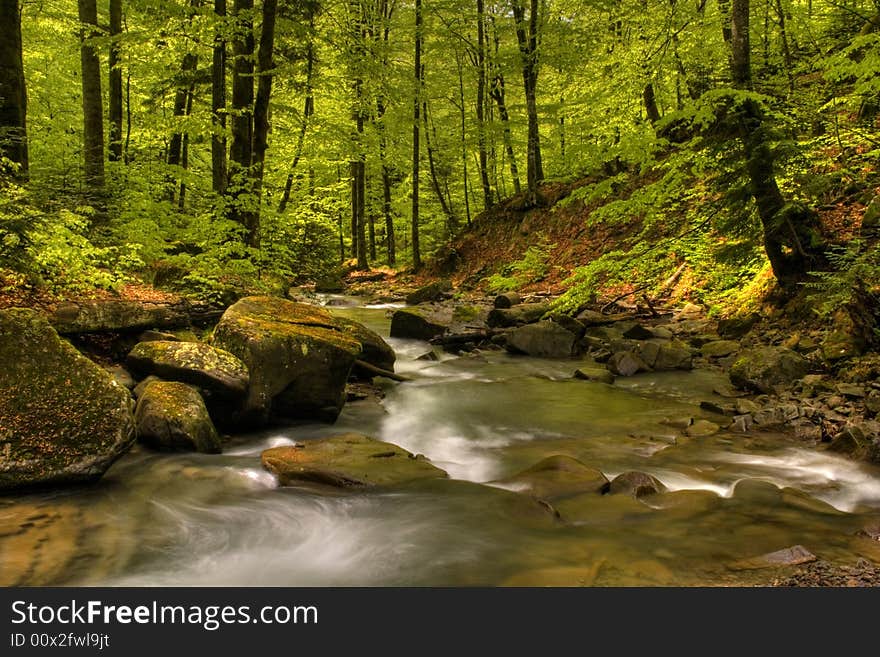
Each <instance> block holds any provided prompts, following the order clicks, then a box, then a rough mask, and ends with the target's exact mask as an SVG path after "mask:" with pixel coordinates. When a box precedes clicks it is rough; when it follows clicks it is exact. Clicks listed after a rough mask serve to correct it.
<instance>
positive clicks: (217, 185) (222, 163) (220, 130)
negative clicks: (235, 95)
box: [211, 0, 226, 194]
mask: <svg viewBox="0 0 880 657" xmlns="http://www.w3.org/2000/svg"><path fill="white" fill-rule="evenodd" d="M214 16H215V20H216V21H217V27H216V28H215V30H214V47H213V53H212V61H211V188H212V189H213V190H214V192H215V193H217V194H222V193H223V192H224V190H225V189H226V39H225V37H224V32H225V29H224V28H225V20H226V0H214Z"/></svg>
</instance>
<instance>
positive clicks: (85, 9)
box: [77, 0, 104, 202]
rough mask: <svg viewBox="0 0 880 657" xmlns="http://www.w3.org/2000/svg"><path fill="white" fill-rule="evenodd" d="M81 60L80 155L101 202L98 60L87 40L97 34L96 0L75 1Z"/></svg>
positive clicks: (101, 119)
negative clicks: (81, 117)
mask: <svg viewBox="0 0 880 657" xmlns="http://www.w3.org/2000/svg"><path fill="white" fill-rule="evenodd" d="M77 8H78V12H79V22H80V49H79V53H80V63H81V66H82V106H83V157H84V163H85V182H86V187H87V188H88V189H89V191H90V192H92V193H93V194H95V195H96V196H97V197H98V200H99V202H100V199H101V197H103V194H104V109H103V103H102V97H101V62H100V60H99V59H98V51H97V50H96V49H95V47H94V45H92V44H91V43H90V40H91V39H93V38H95V37H96V36H98V35H99V34H100V31H99V30H98V8H97V5H96V2H95V0H78V2H77Z"/></svg>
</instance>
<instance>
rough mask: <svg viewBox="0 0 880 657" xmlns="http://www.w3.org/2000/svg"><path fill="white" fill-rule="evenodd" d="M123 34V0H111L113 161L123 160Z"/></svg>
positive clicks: (111, 124)
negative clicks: (121, 50)
mask: <svg viewBox="0 0 880 657" xmlns="http://www.w3.org/2000/svg"><path fill="white" fill-rule="evenodd" d="M121 35H122V0H110V39H111V41H110V57H109V60H108V66H109V68H110V72H109V74H108V76H107V80H108V83H109V86H110V89H109V99H108V118H109V121H108V123H109V124H110V144H109V150H108V158H109V160H110V161H111V162H120V161H121V160H122V59H121V57H120V47H119V38H120V36H121Z"/></svg>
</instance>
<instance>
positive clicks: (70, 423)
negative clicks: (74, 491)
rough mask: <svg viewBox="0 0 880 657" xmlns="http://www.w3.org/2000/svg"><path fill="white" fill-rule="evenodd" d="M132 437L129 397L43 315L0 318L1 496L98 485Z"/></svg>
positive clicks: (15, 312)
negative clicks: (55, 487) (45, 488)
mask: <svg viewBox="0 0 880 657" xmlns="http://www.w3.org/2000/svg"><path fill="white" fill-rule="evenodd" d="M134 438H135V427H134V418H133V417H132V414H131V394H130V393H129V391H128V390H126V389H125V388H123V387H122V386H120V385H119V384H118V383H116V382H115V381H114V380H113V378H112V377H111V376H110V374H108V373H107V372H106V371H105V370H104V369H102V368H101V367H100V366H98V365H97V364H95V363H93V362H92V361H90V360H89V359H88V358H86V357H85V356H83V355H81V354H80V353H79V352H78V351H77V350H76V349H74V348H73V346H71V345H70V344H69V343H68V342H66V341H64V340H62V339H61V338H59V337H58V334H57V333H56V332H55V330H54V329H53V328H52V327H51V326H50V325H49V323H48V321H47V320H46V319H45V318H44V317H43V316H42V315H40V314H38V313H36V312H33V311H31V310H25V309H12V310H4V311H0V490H5V489H13V488H22V487H26V486H35V485H54V484H69V483H77V482H84V481H92V480H95V479H98V478H99V477H101V475H103V474H104V472H105V471H106V470H107V468H109V467H110V465H111V464H112V463H113V462H114V461H115V460H116V459H117V458H119V457H120V456H121V455H122V454H124V453H125V451H126V450H128V448H129V447H130V446H131V444H132V442H133V441H134Z"/></svg>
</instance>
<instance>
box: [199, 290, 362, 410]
mask: <svg viewBox="0 0 880 657" xmlns="http://www.w3.org/2000/svg"><path fill="white" fill-rule="evenodd" d="M214 345H215V346H217V347H220V348H221V349H225V350H226V351H228V352H230V353H232V354H233V355H234V356H236V357H238V358H239V359H241V360H242V361H243V362H244V363H245V365H246V366H247V368H248V371H249V372H250V386H249V388H248V395H247V399H246V400H245V402H244V407H243V408H242V410H241V413H240V414H239V415H240V417H239V423H241V424H245V425H248V424H249V425H261V424H265V423H267V422H268V421H269V419H270V418H273V417H274V418H282V419H313V420H321V421H326V422H333V421H335V420H336V418H337V417H338V415H339V412H340V411H341V410H342V406H343V404H344V403H345V383H346V381H347V380H348V375H349V373H350V372H351V368H352V366H353V365H354V362H355V360H356V359H357V358H359V357H360V354H361V344H360V343H359V342H358V341H357V340H356V339H355V338H353V337H352V336H351V335H350V334H349V333H348V332H346V331H345V330H344V329H343V328H342V327H341V326H340V325H339V323H338V322H337V321H336V320H335V318H334V317H333V316H332V315H331V314H330V313H329V312H327V311H326V310H324V309H323V308H319V307H318V306H312V305H309V304H304V303H296V302H293V301H288V300H286V299H281V298H277V297H246V298H244V299H241V300H240V301H238V302H237V303H236V304H235V305H233V306H230V307H229V308H228V309H227V310H226V312H225V313H224V314H223V317H222V318H221V319H220V323H219V324H217V328H216V329H215V330H214Z"/></svg>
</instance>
